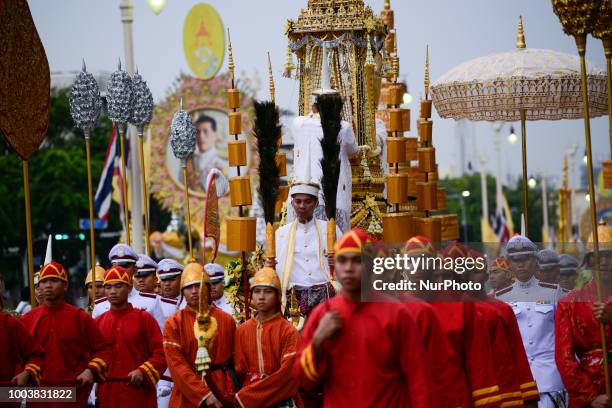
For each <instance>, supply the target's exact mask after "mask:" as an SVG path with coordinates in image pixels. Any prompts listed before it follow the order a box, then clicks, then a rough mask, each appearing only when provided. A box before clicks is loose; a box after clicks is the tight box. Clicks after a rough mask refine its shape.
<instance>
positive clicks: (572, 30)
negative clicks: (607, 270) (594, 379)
mask: <svg viewBox="0 0 612 408" xmlns="http://www.w3.org/2000/svg"><path fill="white" fill-rule="evenodd" d="M552 5H553V10H554V12H555V14H556V15H557V16H558V17H559V21H560V22H561V25H562V26H563V31H564V32H565V34H567V35H571V36H573V37H574V40H575V41H576V48H577V49H578V55H579V56H580V74H581V91H582V114H583V117H584V139H585V143H586V152H587V168H588V176H589V201H590V205H591V226H592V228H593V232H592V234H593V252H594V254H595V268H594V272H595V274H594V275H595V286H596V288H597V301H598V302H601V301H602V300H603V295H602V290H601V273H600V270H599V237H598V234H597V204H596V202H595V184H594V181H593V178H594V177H593V154H592V149H591V122H590V118H589V95H588V92H587V73H586V61H585V54H586V42H587V35H588V34H589V33H590V32H591V31H592V30H593V26H594V24H595V20H596V18H597V14H598V12H599V6H600V4H599V1H595V0H593V1H582V0H552ZM608 61H609V59H608ZM608 74H609V71H608ZM609 81H610V79H609V78H608V85H609ZM609 98H610V95H609V94H608V101H609V100H610V99H609ZM599 332H600V335H601V350H602V354H603V369H604V379H605V383H606V395H607V396H608V398H610V396H611V393H610V373H609V371H608V366H609V362H608V345H607V342H606V329H605V326H604V323H603V322H601V321H600V322H599Z"/></svg>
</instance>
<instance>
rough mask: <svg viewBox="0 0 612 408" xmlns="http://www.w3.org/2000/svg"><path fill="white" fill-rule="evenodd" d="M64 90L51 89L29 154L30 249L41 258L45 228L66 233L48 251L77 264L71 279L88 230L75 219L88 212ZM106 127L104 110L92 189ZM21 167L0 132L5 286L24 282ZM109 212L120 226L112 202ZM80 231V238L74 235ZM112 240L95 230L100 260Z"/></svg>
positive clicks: (96, 136)
mask: <svg viewBox="0 0 612 408" xmlns="http://www.w3.org/2000/svg"><path fill="white" fill-rule="evenodd" d="M69 92H70V90H69V89H59V90H58V89H52V90H51V115H50V118H49V127H48V131H47V136H46V138H45V140H44V141H43V143H42V144H41V147H40V149H39V151H38V152H36V153H35V154H34V155H33V156H32V157H31V158H30V160H29V163H30V196H31V211H32V235H33V239H34V251H33V252H34V256H35V257H36V258H38V260H39V262H42V260H43V258H44V255H45V247H46V239H45V237H46V236H47V235H48V234H67V235H69V237H70V239H69V240H66V241H64V240H63V241H55V242H54V244H53V250H54V253H53V256H54V259H56V260H57V261H59V262H61V263H63V264H64V266H66V267H77V273H76V276H74V277H73V279H75V280H76V281H77V282H82V279H84V276H85V274H86V270H85V262H84V260H85V251H86V245H87V244H88V242H89V233H88V231H80V230H79V219H80V218H87V217H89V198H88V194H87V162H86V157H85V139H84V137H83V133H82V132H81V130H80V129H75V127H74V123H73V121H72V117H71V116H70V105H69V102H68V94H69ZM111 133H112V123H111V122H110V121H109V120H108V118H107V117H105V116H104V117H102V118H101V120H100V122H99V124H98V126H97V127H96V128H95V130H94V131H93V132H92V135H91V153H92V156H91V161H92V163H91V167H92V178H93V189H94V194H95V189H96V187H97V185H98V182H99V177H100V173H101V171H102V166H103V164H104V157H105V154H106V148H107V145H108V142H109V138H110V135H111ZM21 167H22V165H21V159H20V158H19V157H18V156H17V154H16V153H15V152H14V151H12V149H11V148H10V146H9V145H8V144H7V143H6V142H5V141H4V139H3V138H0V231H2V233H1V234H0V254H1V257H0V270H1V271H2V273H3V275H4V277H5V280H6V282H7V287H9V288H15V287H16V286H21V285H23V284H24V283H23V282H22V278H21V276H22V273H21V271H22V266H23V259H25V257H26V254H27V247H26V233H25V209H24V208H25V207H24V191H23V176H22V168H21ZM152 211H155V213H156V215H155V216H153V215H152V218H155V219H156V220H157V221H158V222H159V221H160V220H161V221H163V220H167V218H168V216H167V214H163V213H162V212H161V209H160V208H159V206H155V205H153V206H152ZM110 214H111V216H110V218H109V226H108V229H107V230H108V231H119V230H120V229H121V224H120V221H119V217H118V215H117V214H118V209H117V206H116V204H114V203H113V206H112V207H111V212H110ZM166 223H167V221H166ZM163 225H165V224H163ZM81 233H83V234H84V238H85V239H84V240H81V239H79V234H81ZM115 243H116V238H101V237H100V236H98V235H97V236H96V254H97V257H98V258H99V259H100V260H101V264H102V265H103V266H105V264H106V263H107V259H106V254H107V253H108V251H109V249H110V247H111V246H112V245H114V244H115ZM36 266H37V265H36V264H35V269H36Z"/></svg>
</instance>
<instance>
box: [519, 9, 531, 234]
mask: <svg viewBox="0 0 612 408" xmlns="http://www.w3.org/2000/svg"><path fill="white" fill-rule="evenodd" d="M526 47H527V44H526V43H525V31H524V30H523V16H519V22H518V30H517V33H516V48H518V49H523V50H524V49H525V48H526ZM519 112H520V115H521V150H522V152H521V153H522V157H523V214H524V215H523V216H524V219H525V234H526V236H529V188H528V185H527V126H526V124H525V122H526V121H527V114H526V112H525V108H520V109H519Z"/></svg>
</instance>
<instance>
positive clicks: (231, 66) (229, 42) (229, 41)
mask: <svg viewBox="0 0 612 408" xmlns="http://www.w3.org/2000/svg"><path fill="white" fill-rule="evenodd" d="M227 54H228V55H227V69H228V70H229V72H230V79H231V81H232V88H234V68H235V67H234V53H233V52H232V37H231V35H230V30H229V28H228V29H227Z"/></svg>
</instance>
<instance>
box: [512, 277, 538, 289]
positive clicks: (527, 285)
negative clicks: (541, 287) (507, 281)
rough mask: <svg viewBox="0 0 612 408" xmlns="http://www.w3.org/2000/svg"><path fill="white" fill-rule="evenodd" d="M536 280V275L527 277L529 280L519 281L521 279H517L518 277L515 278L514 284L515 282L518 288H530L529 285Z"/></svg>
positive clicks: (533, 283)
mask: <svg viewBox="0 0 612 408" xmlns="http://www.w3.org/2000/svg"><path fill="white" fill-rule="evenodd" d="M536 282H537V279H536V277H535V276H532V277H531V278H529V280H528V281H527V282H521V281H520V280H518V279H517V280H516V284H517V285H518V286H519V287H520V288H523V289H526V288H530V287H532V286H533V285H535V284H536Z"/></svg>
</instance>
